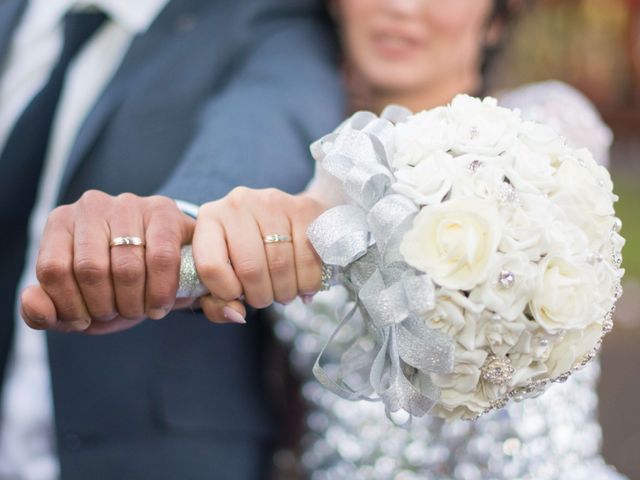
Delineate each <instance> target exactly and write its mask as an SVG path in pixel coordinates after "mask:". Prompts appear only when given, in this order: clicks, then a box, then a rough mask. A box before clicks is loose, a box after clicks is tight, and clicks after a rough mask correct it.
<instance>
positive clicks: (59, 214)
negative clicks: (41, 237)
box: [49, 205, 73, 222]
mask: <svg viewBox="0 0 640 480" xmlns="http://www.w3.org/2000/svg"><path fill="white" fill-rule="evenodd" d="M72 209H73V207H72V206H71V205H61V206H59V207H56V208H54V209H53V210H52V211H51V213H49V221H50V222H57V221H60V220H64V219H67V218H69V217H70V216H71V211H72Z"/></svg>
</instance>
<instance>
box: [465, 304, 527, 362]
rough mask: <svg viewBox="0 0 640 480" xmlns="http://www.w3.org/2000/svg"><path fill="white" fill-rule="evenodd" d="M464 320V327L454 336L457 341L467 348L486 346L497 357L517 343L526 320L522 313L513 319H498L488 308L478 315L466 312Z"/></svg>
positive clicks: (504, 353)
mask: <svg viewBox="0 0 640 480" xmlns="http://www.w3.org/2000/svg"><path fill="white" fill-rule="evenodd" d="M465 320H466V324H465V328H464V329H463V330H462V331H461V332H460V333H459V334H458V335H457V336H456V340H457V341H458V343H460V344H461V345H463V346H464V347H465V348H466V349H468V350H469V349H479V348H485V347H488V348H489V349H490V350H491V351H492V352H493V353H495V354H496V355H497V356H499V357H503V356H504V355H506V354H507V353H508V352H509V351H510V350H511V348H513V346H514V345H515V344H516V343H518V340H519V339H520V336H521V335H522V333H523V332H524V331H525V330H526V329H527V324H526V323H527V321H528V320H527V319H526V317H524V316H523V315H522V316H519V317H517V318H516V319H514V320H506V319H504V318H499V319H498V318H497V317H495V316H494V313H493V312H491V311H489V310H485V311H483V312H482V313H481V314H480V315H476V314H473V313H470V312H467V313H466V315H465Z"/></svg>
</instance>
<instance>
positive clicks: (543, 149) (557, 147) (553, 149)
mask: <svg viewBox="0 0 640 480" xmlns="http://www.w3.org/2000/svg"><path fill="white" fill-rule="evenodd" d="M518 138H519V139H520V140H521V141H522V143H523V144H524V145H526V146H527V148H528V149H529V150H530V151H531V152H534V153H539V154H542V155H543V156H547V157H548V156H557V155H561V154H563V153H564V152H565V151H566V150H567V146H566V145H565V141H564V139H563V138H562V137H561V136H560V135H558V133H556V131H555V130H554V129H553V128H551V127H550V126H548V125H544V124H542V123H537V122H522V123H521V124H520V131H519V132H518Z"/></svg>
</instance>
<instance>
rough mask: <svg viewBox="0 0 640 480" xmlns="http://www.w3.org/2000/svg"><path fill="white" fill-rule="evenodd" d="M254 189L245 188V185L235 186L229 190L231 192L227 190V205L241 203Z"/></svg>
mask: <svg viewBox="0 0 640 480" xmlns="http://www.w3.org/2000/svg"><path fill="white" fill-rule="evenodd" d="M253 191H254V190H252V189H250V188H247V187H236V188H234V189H233V190H231V192H229V195H227V200H228V202H229V205H231V206H232V207H238V206H241V205H243V204H244V203H245V202H246V200H247V199H248V198H249V197H250V196H251V194H252V192H253Z"/></svg>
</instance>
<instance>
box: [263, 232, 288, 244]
mask: <svg viewBox="0 0 640 480" xmlns="http://www.w3.org/2000/svg"><path fill="white" fill-rule="evenodd" d="M263 240H264V243H283V242H290V241H291V237H290V236H288V235H279V234H277V233H274V234H271V235H265V236H264V237H263Z"/></svg>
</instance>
